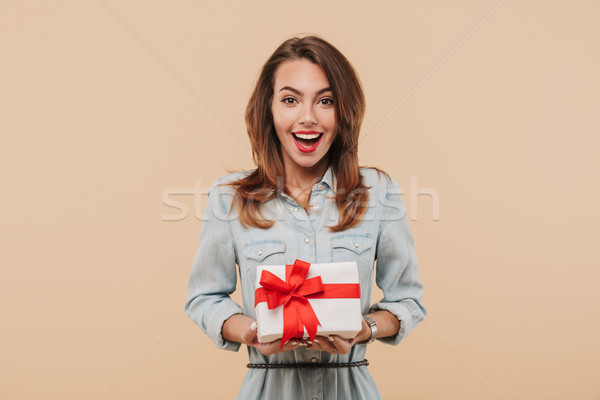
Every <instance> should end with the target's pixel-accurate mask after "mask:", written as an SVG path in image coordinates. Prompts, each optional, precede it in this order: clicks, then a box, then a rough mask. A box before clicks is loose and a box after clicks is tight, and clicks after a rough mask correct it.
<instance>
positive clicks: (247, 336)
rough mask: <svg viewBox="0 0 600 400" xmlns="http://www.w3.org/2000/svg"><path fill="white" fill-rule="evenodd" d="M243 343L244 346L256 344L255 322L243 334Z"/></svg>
mask: <svg viewBox="0 0 600 400" xmlns="http://www.w3.org/2000/svg"><path fill="white" fill-rule="evenodd" d="M241 336H242V341H243V343H244V344H247V345H250V346H251V345H252V344H253V343H255V342H256V322H253V323H252V324H250V326H248V328H246V330H244V332H242V335H241Z"/></svg>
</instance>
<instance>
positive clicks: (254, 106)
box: [227, 36, 388, 232]
mask: <svg viewBox="0 0 600 400" xmlns="http://www.w3.org/2000/svg"><path fill="white" fill-rule="evenodd" d="M298 59H307V60H309V61H311V62H312V63H314V64H317V65H319V66H320V67H321V68H323V71H324V72H325V75H326V76H327V79H328V80H329V86H330V87H331V89H332V92H333V99H334V107H335V111H336V116H337V133H336V136H335V139H334V141H333V143H332V144H331V147H330V148H329V152H328V154H327V155H326V157H328V158H329V165H330V166H331V168H332V172H333V175H334V176H335V182H337V185H336V186H337V187H336V188H333V189H334V191H335V197H331V199H334V201H335V203H336V205H337V207H338V209H339V210H340V211H339V216H338V224H337V225H335V226H330V227H329V230H330V231H331V232H339V231H343V230H346V229H348V228H351V227H353V226H356V225H358V224H359V223H360V221H361V220H362V218H363V216H364V214H365V212H366V210H367V206H368V199H369V193H368V192H367V190H368V189H369V187H367V186H365V185H364V184H363V178H362V176H361V175H360V171H359V168H360V167H359V165H358V152H357V150H358V134H359V131H360V126H361V124H362V121H363V116H364V113H365V98H364V94H363V90H362V86H361V83H360V80H359V79H358V75H357V74H356V71H355V70H354V68H353V67H352V64H351V63H350V62H349V61H348V60H347V59H346V57H345V56H344V55H343V54H342V53H341V52H340V51H339V50H338V49H336V48H335V47H334V46H333V45H331V44H330V43H328V42H327V41H325V40H323V39H321V38H319V37H316V36H305V37H303V38H298V37H294V38H291V39H288V40H286V41H285V42H283V43H282V44H281V45H280V46H279V47H278V48H277V49H276V50H275V52H274V53H273V54H272V55H271V57H269V59H268V60H267V62H266V63H265V64H264V66H263V67H262V69H261V72H260V75H259V77H258V81H257V82H256V85H255V87H254V91H253V92H252V95H251V96H250V100H249V101H248V105H247V107H246V126H247V130H248V136H249V137H250V143H251V145H252V158H253V160H254V163H255V164H256V166H257V168H256V169H255V170H253V171H252V172H250V174H248V175H246V176H245V177H243V178H241V179H239V180H237V181H235V182H230V183H228V184H227V185H231V186H234V187H235V189H236V190H235V195H234V201H233V202H232V204H231V209H230V213H231V211H232V210H233V204H234V203H237V210H238V215H239V218H240V222H241V224H242V226H244V227H246V226H247V225H250V226H255V227H258V228H263V229H267V228H270V227H271V226H273V224H274V223H275V221H270V220H265V219H264V218H263V215H262V213H261V206H262V204H263V203H264V202H266V201H269V200H271V199H273V198H275V197H277V196H278V195H279V194H280V192H279V193H278V188H279V190H280V189H281V188H282V187H283V188H285V182H284V181H283V180H284V179H285V173H284V172H285V171H284V165H283V159H282V155H281V146H280V143H279V139H278V138H277V133H276V132H275V127H274V125H273V115H272V114H271V102H272V99H273V91H274V84H275V82H274V81H275V72H276V70H277V68H278V67H279V65H280V64H281V63H283V62H284V61H290V60H298ZM374 169H375V170H376V171H377V173H378V174H380V173H383V174H384V175H386V176H388V175H387V174H386V173H385V172H384V171H382V170H380V169H378V168H374ZM278 180H279V182H278ZM278 183H279V186H278ZM259 217H260V219H259Z"/></svg>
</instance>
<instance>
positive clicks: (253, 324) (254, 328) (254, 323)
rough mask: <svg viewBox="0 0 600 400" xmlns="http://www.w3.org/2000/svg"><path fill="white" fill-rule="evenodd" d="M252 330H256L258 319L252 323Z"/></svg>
mask: <svg viewBox="0 0 600 400" xmlns="http://www.w3.org/2000/svg"><path fill="white" fill-rule="evenodd" d="M250 330H251V331H255V330H256V321H254V322H253V323H252V325H250Z"/></svg>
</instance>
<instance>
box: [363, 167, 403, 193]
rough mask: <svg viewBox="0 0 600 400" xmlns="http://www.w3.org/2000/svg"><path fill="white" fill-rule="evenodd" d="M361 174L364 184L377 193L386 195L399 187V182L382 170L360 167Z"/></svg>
mask: <svg viewBox="0 0 600 400" xmlns="http://www.w3.org/2000/svg"><path fill="white" fill-rule="evenodd" d="M360 174H361V175H362V177H363V182H364V184H365V185H366V186H368V187H371V188H372V190H375V191H377V192H384V193H385V192H389V191H390V190H393V189H395V188H397V187H399V185H398V182H397V181H396V180H395V179H394V178H392V176H391V175H390V174H388V173H387V172H385V171H384V170H382V169H381V168H377V167H360Z"/></svg>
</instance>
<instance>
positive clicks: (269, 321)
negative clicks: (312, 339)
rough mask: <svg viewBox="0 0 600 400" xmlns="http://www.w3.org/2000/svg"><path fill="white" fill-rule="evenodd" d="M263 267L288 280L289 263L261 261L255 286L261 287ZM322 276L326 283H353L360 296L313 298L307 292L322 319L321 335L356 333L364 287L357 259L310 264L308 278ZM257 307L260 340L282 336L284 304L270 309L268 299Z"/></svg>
mask: <svg viewBox="0 0 600 400" xmlns="http://www.w3.org/2000/svg"><path fill="white" fill-rule="evenodd" d="M288 268H289V267H288ZM263 271H269V272H271V273H272V274H274V275H275V276H277V277H278V278H279V279H281V280H282V281H286V266H285V265H261V266H258V267H257V273H256V286H255V287H256V289H257V290H258V289H259V288H261V284H260V281H261V276H262V272H263ZM318 276H320V277H321V280H322V283H323V284H324V285H327V284H353V285H351V286H353V287H354V288H356V289H357V291H358V296H357V297H355V298H336V297H333V298H311V296H310V295H308V296H306V298H307V300H308V302H309V303H310V306H311V307H312V309H313V310H314V312H315V314H316V316H317V318H318V320H319V322H320V326H318V327H317V335H319V336H329V335H332V334H334V335H338V336H340V337H342V338H345V339H351V338H353V337H355V336H356V335H357V334H358V332H360V330H361V328H362V314H361V307H360V287H359V286H358V284H359V281H358V267H357V265H356V262H354V261H352V262H339V263H320V264H310V268H309V270H308V274H307V275H306V279H307V280H308V279H310V278H314V277H318ZM261 290H264V289H261ZM256 293H257V292H255V295H256ZM255 311H256V324H257V337H258V341H259V342H260V343H268V342H272V341H274V340H277V339H281V337H282V335H283V326H284V321H283V319H284V318H283V305H280V306H279V307H277V308H274V309H271V310H269V308H268V305H267V302H266V301H262V302H259V303H258V304H256V305H255ZM304 337H305V338H307V337H309V335H308V332H307V331H306V329H304Z"/></svg>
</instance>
